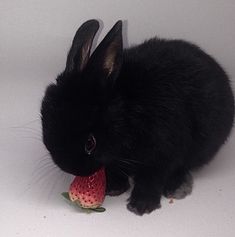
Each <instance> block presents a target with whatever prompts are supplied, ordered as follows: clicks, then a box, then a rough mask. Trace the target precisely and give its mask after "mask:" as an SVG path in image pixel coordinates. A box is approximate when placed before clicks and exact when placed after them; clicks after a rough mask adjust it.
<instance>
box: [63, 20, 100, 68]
mask: <svg viewBox="0 0 235 237" xmlns="http://www.w3.org/2000/svg"><path fill="white" fill-rule="evenodd" d="M98 29H99V22H98V21H97V20H89V21H86V22H85V23H83V24H82V25H81V26H80V27H79V29H78V30H77V32H76V34H75V36H74V39H73V43H72V46H71V48H70V51H69V53H68V57H67V62H66V68H65V71H66V72H71V71H74V70H75V71H79V72H80V71H83V69H84V68H85V66H86V64H87V62H88V59H89V56H90V50H91V47H92V42H93V39H94V37H95V34H96V32H97V31H98Z"/></svg>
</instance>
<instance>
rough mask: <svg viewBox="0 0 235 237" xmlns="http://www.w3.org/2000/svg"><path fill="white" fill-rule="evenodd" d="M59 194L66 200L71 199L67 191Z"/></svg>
mask: <svg viewBox="0 0 235 237" xmlns="http://www.w3.org/2000/svg"><path fill="white" fill-rule="evenodd" d="M61 195H62V196H63V197H64V198H65V199H66V200H68V201H71V200H70V197H69V193H68V192H63V193H61Z"/></svg>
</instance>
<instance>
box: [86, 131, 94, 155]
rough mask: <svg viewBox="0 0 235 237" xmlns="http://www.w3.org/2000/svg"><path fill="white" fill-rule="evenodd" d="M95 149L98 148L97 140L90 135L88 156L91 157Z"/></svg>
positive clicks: (87, 143) (87, 149)
mask: <svg viewBox="0 0 235 237" xmlns="http://www.w3.org/2000/svg"><path fill="white" fill-rule="evenodd" d="M95 147H96V140H95V137H94V136H93V135H92V134H90V135H89V136H88V139H87V142H86V144H85V152H86V153H87V154H88V155H91V154H92V152H93V151H94V150H95Z"/></svg>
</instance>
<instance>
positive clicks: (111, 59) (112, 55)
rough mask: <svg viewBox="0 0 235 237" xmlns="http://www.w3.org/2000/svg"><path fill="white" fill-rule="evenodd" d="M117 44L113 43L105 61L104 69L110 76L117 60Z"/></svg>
mask: <svg viewBox="0 0 235 237" xmlns="http://www.w3.org/2000/svg"><path fill="white" fill-rule="evenodd" d="M115 49H116V42H113V43H112V44H111V45H110V47H109V48H108V50H107V53H106V57H105V61H104V69H105V70H107V73H108V76H109V75H110V74H111V73H112V72H113V68H114V63H115V61H116V60H115V59H116V53H117V52H116V50H115Z"/></svg>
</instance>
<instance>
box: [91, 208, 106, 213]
mask: <svg viewBox="0 0 235 237" xmlns="http://www.w3.org/2000/svg"><path fill="white" fill-rule="evenodd" d="M91 210H93V211H95V212H104V211H106V209H105V208H104V207H97V208H94V209H91Z"/></svg>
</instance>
